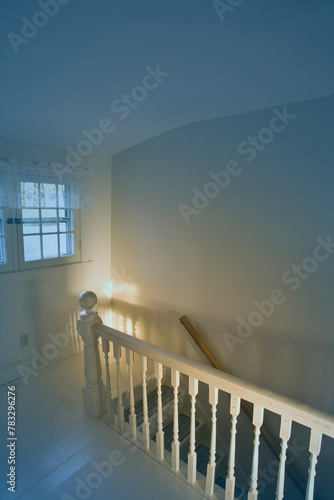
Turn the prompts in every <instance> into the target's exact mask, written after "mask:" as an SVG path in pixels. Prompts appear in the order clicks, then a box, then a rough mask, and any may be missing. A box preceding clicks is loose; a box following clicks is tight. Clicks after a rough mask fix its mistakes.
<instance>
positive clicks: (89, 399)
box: [77, 292, 334, 500]
mask: <svg viewBox="0 0 334 500" xmlns="http://www.w3.org/2000/svg"><path fill="white" fill-rule="evenodd" d="M96 303H97V298H96V295H95V294H94V293H93V292H84V293H82V294H81V295H80V298H79V304H80V306H81V307H82V308H83V309H84V311H83V312H82V313H81V314H80V318H79V319H78V321H77V328H78V332H79V334H80V335H81V337H82V339H83V344H84V362H85V386H84V388H83V407H84V411H85V412H86V413H88V414H89V415H91V416H92V417H94V418H99V417H100V416H101V415H103V414H104V413H105V412H106V411H107V412H108V420H109V421H110V422H112V421H113V420H114V419H115V420H116V418H117V423H118V428H119V430H120V431H122V432H123V431H124V429H125V422H124V406H123V401H122V389H121V368H120V359H121V353H122V348H123V349H125V350H126V362H127V365H128V373H129V393H130V416H129V424H130V435H131V436H132V439H134V440H135V439H136V436H137V427H136V413H135V405H134V392H133V391H134V381H133V369H132V367H133V360H134V356H135V355H139V357H140V362H141V373H142V381H141V384H142V393H143V423H142V431H143V432H142V433H143V436H144V440H143V441H144V443H143V447H144V449H146V450H149V449H150V435H149V427H150V424H149V419H148V408H147V362H148V360H152V361H153V362H154V368H155V369H154V374H155V378H156V380H157V386H158V417H157V432H156V458H157V459H158V460H161V461H162V460H163V459H164V431H163V411H162V390H161V387H162V378H163V368H164V367H168V368H169V369H171V379H172V382H171V385H172V386H173V388H174V401H173V409H174V411H173V418H174V429H173V438H174V439H173V443H172V453H171V463H170V464H169V465H170V468H171V470H173V471H174V472H177V471H178V470H179V465H180V442H179V436H178V387H179V384H180V374H184V375H186V376H188V379H189V395H190V397H191V407H190V410H191V426H190V447H189V453H188V473H187V480H188V482H189V483H191V484H193V483H195V482H196V451H195V443H196V418H195V414H196V395H197V393H198V382H201V383H204V384H207V386H208V388H209V403H210V405H211V413H212V415H211V422H212V428H211V445H210V460H209V463H208V467H207V477H206V485H205V486H204V488H203V493H204V494H205V495H206V496H207V497H210V496H212V494H213V493H214V492H215V484H214V474H215V465H216V459H215V456H216V427H217V416H216V406H217V403H218V396H219V391H222V392H224V393H227V394H229V395H230V414H231V417H232V419H231V438H230V449H229V461H228V470H227V471H226V472H227V478H226V486H225V500H233V499H234V491H235V481H236V478H235V472H234V469H235V462H236V432H237V430H236V424H237V417H238V415H239V413H240V402H241V400H245V401H247V402H249V403H251V405H252V406H253V425H254V447H253V457H252V467H251V471H250V489H249V493H248V500H256V499H257V498H258V490H257V482H258V467H259V447H260V439H259V438H260V433H261V426H262V423H263V419H264V412H265V411H269V412H272V413H275V414H277V415H279V416H280V418H281V427H280V433H279V438H280V439H281V455H280V463H279V471H278V477H277V486H276V497H275V498H276V500H282V499H283V498H284V482H285V464H286V450H287V446H288V442H289V439H290V436H291V426H292V423H293V422H295V423H298V424H300V425H302V426H304V427H306V428H308V429H309V431H310V442H309V452H310V467H309V471H308V481H307V488H306V500H313V498H314V483H315V476H316V464H317V460H318V456H319V454H320V451H321V440H322V436H323V435H326V436H329V437H331V438H334V417H333V416H330V415H327V414H325V413H322V412H319V411H317V410H315V409H313V408H311V407H308V406H306V405H304V404H302V403H299V402H296V401H292V400H290V399H288V398H285V397H283V396H279V395H277V394H275V393H273V392H270V391H268V390H265V389H262V388H259V387H256V386H254V385H252V384H248V383H246V382H244V381H242V380H240V379H238V378H236V377H233V376H231V375H228V374H226V373H223V372H221V371H218V370H216V369H215V368H212V367H208V366H205V365H202V364H201V363H198V362H195V361H192V360H189V359H187V358H185V357H183V356H180V355H178V354H174V353H172V352H170V351H167V350H166V349H162V348H160V347H157V346H154V345H152V344H149V343H148V342H144V341H142V340H140V339H136V338H134V337H132V336H131V335H127V334H125V333H122V332H119V331H117V330H114V329H113V328H109V327H107V326H104V325H103V324H102V321H101V319H100V318H99V316H98V314H97V312H96V311H95V310H94V309H93V308H94V306H95V305H96ZM99 338H101V339H102V348H103V353H104V356H105V367H106V385H104V384H103V382H102V370H101V362H100V353H99V346H98V339H99ZM110 342H111V343H112V344H113V353H114V357H115V359H116V387H117V399H118V403H117V417H116V416H115V415H112V409H111V408H112V398H111V382H110V365H109V357H108V356H109V350H110ZM115 417H116V418H115ZM221 425H222V424H221ZM137 443H138V441H137ZM138 444H139V443H138Z"/></svg>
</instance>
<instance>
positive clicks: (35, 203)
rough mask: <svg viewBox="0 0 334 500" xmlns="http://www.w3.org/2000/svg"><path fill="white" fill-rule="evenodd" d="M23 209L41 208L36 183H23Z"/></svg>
mask: <svg viewBox="0 0 334 500" xmlns="http://www.w3.org/2000/svg"><path fill="white" fill-rule="evenodd" d="M21 204H22V207H39V195H38V184H37V183H35V182H21Z"/></svg>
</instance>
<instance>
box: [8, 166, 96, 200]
mask: <svg viewBox="0 0 334 500" xmlns="http://www.w3.org/2000/svg"><path fill="white" fill-rule="evenodd" d="M22 183H29V185H27V184H25V185H24V189H23V188H22ZM38 183H41V184H43V185H47V184H49V185H58V186H66V187H67V188H68V187H69V188H70V189H66V193H67V200H66V208H72V209H76V208H86V209H89V208H91V207H92V203H93V172H92V170H91V169H84V168H78V167H69V166H67V165H62V164H60V163H57V162H53V163H44V162H32V161H26V160H14V159H13V160H0V207H8V208H22V207H23V206H27V205H30V203H27V197H29V199H30V200H31V198H33V197H34V193H35V195H36V192H37V191H39V195H36V196H39V197H40V198H42V197H43V193H44V192H45V191H44V190H43V189H39V190H38V189H37V186H38ZM38 203H39V204H40V205H43V200H42V199H40V200H38Z"/></svg>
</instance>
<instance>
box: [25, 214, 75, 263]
mask: <svg viewBox="0 0 334 500" xmlns="http://www.w3.org/2000/svg"><path fill="white" fill-rule="evenodd" d="M39 210H40V209H39ZM46 210H47V209H46ZM71 210H72V211H73V231H71V232H73V235H74V236H73V242H74V253H73V254H71V255H66V256H63V257H61V256H58V257H47V258H43V255H42V256H41V258H40V259H36V260H29V261H25V260H24V240H23V236H24V233H23V223H21V224H18V225H17V233H18V260H19V268H20V270H27V269H38V268H44V267H51V266H59V265H62V264H74V263H76V262H80V261H81V240H80V214H79V213H77V212H79V210H75V209H71ZM18 218H19V219H21V220H22V209H20V210H18ZM58 224H59V223H58ZM43 234H45V235H48V234H50V233H42V235H43ZM51 234H61V233H59V227H58V232H57V233H51ZM63 234H66V233H63ZM38 235H39V236H40V234H38ZM42 237H43V236H42Z"/></svg>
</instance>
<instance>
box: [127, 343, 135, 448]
mask: <svg viewBox="0 0 334 500" xmlns="http://www.w3.org/2000/svg"><path fill="white" fill-rule="evenodd" d="M126 363H127V365H128V370H129V391H130V416H129V425H130V434H131V437H132V439H137V417H136V412H135V398H134V392H133V370H132V369H133V363H134V352H133V351H130V349H127V350H126Z"/></svg>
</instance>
